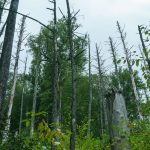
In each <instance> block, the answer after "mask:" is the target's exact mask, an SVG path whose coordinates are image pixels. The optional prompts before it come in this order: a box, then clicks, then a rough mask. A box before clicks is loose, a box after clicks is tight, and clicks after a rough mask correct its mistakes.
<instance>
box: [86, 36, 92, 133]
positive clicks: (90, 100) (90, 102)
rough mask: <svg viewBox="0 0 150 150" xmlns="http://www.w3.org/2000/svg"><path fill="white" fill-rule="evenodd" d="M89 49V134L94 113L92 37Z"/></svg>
mask: <svg viewBox="0 0 150 150" xmlns="http://www.w3.org/2000/svg"><path fill="white" fill-rule="evenodd" d="M88 49H89V108H88V133H87V134H90V132H91V113H92V110H91V109H92V101H93V100H92V99H93V97H92V75H91V46H90V37H89V36H88Z"/></svg>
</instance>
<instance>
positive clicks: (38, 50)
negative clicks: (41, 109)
mask: <svg viewBox="0 0 150 150" xmlns="http://www.w3.org/2000/svg"><path fill="white" fill-rule="evenodd" d="M40 38H41V34H40V36H39V37H38V38H37V42H38V43H37V44H38V47H37V51H36V56H35V57H36V64H35V78H34V92H33V103H32V112H31V128H30V137H32V136H33V133H34V128H35V113H36V106H37V94H38V82H39V73H40V64H41V61H42V58H41V53H40V52H41V42H40V40H41V39H40Z"/></svg>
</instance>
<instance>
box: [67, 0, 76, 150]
mask: <svg viewBox="0 0 150 150" xmlns="http://www.w3.org/2000/svg"><path fill="white" fill-rule="evenodd" d="M66 4H67V11H68V41H69V48H70V59H71V78H72V100H71V137H70V150H75V138H76V64H75V58H74V49H73V27H72V17H71V12H70V5H69V0H66Z"/></svg>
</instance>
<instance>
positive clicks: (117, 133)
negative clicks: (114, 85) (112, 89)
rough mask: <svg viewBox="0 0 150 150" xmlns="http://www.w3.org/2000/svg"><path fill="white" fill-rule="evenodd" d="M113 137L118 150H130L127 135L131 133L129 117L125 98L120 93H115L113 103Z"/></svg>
mask: <svg viewBox="0 0 150 150" xmlns="http://www.w3.org/2000/svg"><path fill="white" fill-rule="evenodd" d="M112 125H113V136H114V140H115V149H116V150H128V149H129V146H128V144H127V139H126V134H127V133H129V129H128V117H127V110H126V105H125V100H124V97H123V96H122V94H121V93H120V92H116V93H115V100H114V102H113V118H112Z"/></svg>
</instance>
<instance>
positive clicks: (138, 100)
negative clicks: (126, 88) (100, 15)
mask: <svg viewBox="0 0 150 150" xmlns="http://www.w3.org/2000/svg"><path fill="white" fill-rule="evenodd" d="M117 27H118V31H119V33H120V37H121V41H122V44H123V48H124V52H125V55H126V61H127V65H128V69H129V72H130V77H131V82H132V88H133V91H134V95H135V99H136V106H137V111H138V114H139V118H140V119H142V118H143V117H142V115H141V113H140V107H139V102H140V99H139V95H138V92H137V87H136V83H135V79H134V75H133V69H132V65H131V62H130V61H131V60H130V54H129V50H128V49H127V47H126V44H125V36H126V34H125V35H123V31H122V30H121V27H120V24H119V22H118V21H117Z"/></svg>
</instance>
